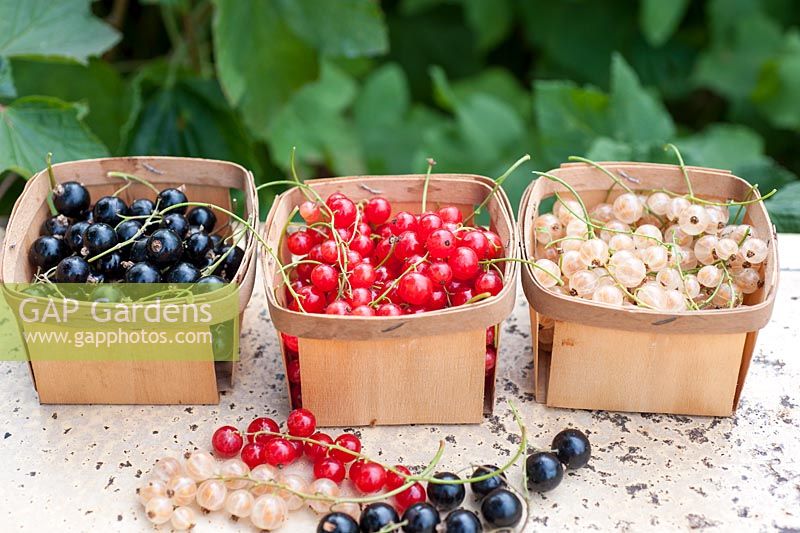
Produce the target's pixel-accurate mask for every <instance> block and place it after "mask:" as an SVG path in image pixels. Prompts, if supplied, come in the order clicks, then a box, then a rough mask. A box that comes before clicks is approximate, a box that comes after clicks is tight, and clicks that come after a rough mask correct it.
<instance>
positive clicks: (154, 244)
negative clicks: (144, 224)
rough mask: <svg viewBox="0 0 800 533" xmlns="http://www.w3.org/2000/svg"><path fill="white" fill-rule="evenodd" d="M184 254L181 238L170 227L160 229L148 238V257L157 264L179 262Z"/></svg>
mask: <svg viewBox="0 0 800 533" xmlns="http://www.w3.org/2000/svg"><path fill="white" fill-rule="evenodd" d="M181 256H183V243H182V242H181V238H180V237H178V235H177V234H176V233H175V232H174V231H172V230H170V229H159V230H156V231H154V232H153V234H152V235H150V236H149V237H148V238H147V259H148V261H150V262H152V263H153V264H154V265H157V266H167V265H171V264H173V263H177V262H178V261H179V260H180V258H181Z"/></svg>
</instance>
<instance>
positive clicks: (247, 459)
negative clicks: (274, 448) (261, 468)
mask: <svg viewBox="0 0 800 533" xmlns="http://www.w3.org/2000/svg"><path fill="white" fill-rule="evenodd" d="M265 452H266V449H265V445H264V444H261V443H259V442H251V443H250V444H245V445H244V448H242V456H241V457H242V461H243V462H244V464H246V465H247V466H248V467H250V470H252V469H254V468H255V467H257V466H258V465H263V464H265V463H266V462H267V459H266V455H265Z"/></svg>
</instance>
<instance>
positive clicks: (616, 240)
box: [601, 233, 635, 252]
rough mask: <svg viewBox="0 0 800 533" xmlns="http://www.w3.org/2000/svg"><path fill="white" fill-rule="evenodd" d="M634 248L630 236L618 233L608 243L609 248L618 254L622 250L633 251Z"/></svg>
mask: <svg viewBox="0 0 800 533" xmlns="http://www.w3.org/2000/svg"><path fill="white" fill-rule="evenodd" d="M601 240H602V239H601ZM604 242H605V241H604ZM634 247H635V245H634V242H633V239H632V238H631V237H630V236H629V235H624V234H622V233H617V234H616V235H614V236H612V237H611V239H609V241H608V248H609V250H611V251H612V252H618V251H620V250H633V249H634Z"/></svg>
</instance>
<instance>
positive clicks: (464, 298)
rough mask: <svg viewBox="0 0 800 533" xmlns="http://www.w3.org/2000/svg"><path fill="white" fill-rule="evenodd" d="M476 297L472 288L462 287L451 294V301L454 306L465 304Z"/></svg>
mask: <svg viewBox="0 0 800 533" xmlns="http://www.w3.org/2000/svg"><path fill="white" fill-rule="evenodd" d="M474 297H475V293H474V292H472V289H469V288H466V289H461V290H458V291H456V292H454V293H453V294H451V295H450V303H451V304H452V306H453V307H458V306H459V305H464V304H465V303H467V302H468V301H470V300H472V298H474Z"/></svg>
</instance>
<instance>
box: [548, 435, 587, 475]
mask: <svg viewBox="0 0 800 533" xmlns="http://www.w3.org/2000/svg"><path fill="white" fill-rule="evenodd" d="M551 448H552V449H553V452H554V453H555V454H556V455H557V456H558V459H559V461H561V462H562V463H563V464H564V466H566V467H567V469H568V470H575V469H576V468H580V467H582V466H585V465H586V463H588V462H589V458H591V456H592V446H591V445H590V444H589V438H588V437H587V436H586V435H585V434H584V433H583V432H582V431H580V430H577V429H565V430H564V431H562V432H561V433H559V434H558V435H556V436H555V438H554V439H553V445H552V446H551Z"/></svg>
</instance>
